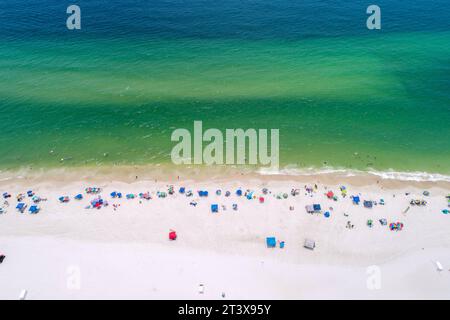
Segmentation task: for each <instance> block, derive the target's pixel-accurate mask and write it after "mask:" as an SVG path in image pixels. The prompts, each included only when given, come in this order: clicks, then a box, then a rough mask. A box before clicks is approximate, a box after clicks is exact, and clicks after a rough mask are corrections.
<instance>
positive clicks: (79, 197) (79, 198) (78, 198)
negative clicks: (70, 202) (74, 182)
mask: <svg viewBox="0 0 450 320" xmlns="http://www.w3.org/2000/svg"><path fill="white" fill-rule="evenodd" d="M81 199H83V195H82V194H81V193H79V194H77V195H76V196H75V200H81Z"/></svg>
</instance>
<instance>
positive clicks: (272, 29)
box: [0, 0, 450, 175]
mask: <svg viewBox="0 0 450 320" xmlns="http://www.w3.org/2000/svg"><path fill="white" fill-rule="evenodd" d="M347 2H350V1H345V2H344V3H341V2H337V1H332V0H329V1H312V0H305V1H290V0H284V1H282V0H271V1H269V0H249V1H242V0H229V1H227V0H224V1H221V2H220V3H219V2H218V1H210V0H209V1H207V0H190V1H188V0H164V1H162V0H155V1H142V0H141V1H138V0H136V1H132V0H124V1H100V0H89V1H87V0H79V1H76V4H77V5H79V6H80V7H81V16H82V22H81V24H82V26H81V27H82V28H81V30H76V31H70V30H67V28H66V26H65V23H66V18H67V14H66V8H67V6H68V5H70V4H72V3H71V2H66V1H57V0H39V1H37V0H26V1H25V0H16V1H9V2H8V1H2V2H1V3H0V119H1V122H0V150H1V152H0V169H15V168H20V167H28V166H32V167H35V168H36V167H43V168H47V167H62V166H63V167H64V166H68V167H70V166H90V165H92V166H107V165H112V164H118V165H120V164H123V165H130V164H139V165H141V164H170V163H171V159H170V151H171V148H172V147H173V146H174V143H172V142H171V141H170V136H171V133H172V131H173V130H174V129H176V128H188V129H192V128H193V122H194V120H201V121H203V126H204V128H205V129H206V128H219V129H222V130H224V129H226V128H243V129H247V128H255V129H259V128H261V129H271V128H273V129H279V130H280V162H281V165H282V167H288V168H299V169H302V168H318V169H319V168H324V167H325V168H330V167H331V168H344V169H352V170H363V171H371V170H376V171H386V170H394V171H401V172H403V171H405V172H431V173H440V174H444V175H449V174H450V2H449V1H448V0H435V1H427V0H411V1H408V2H405V1H392V0H389V1H385V0H382V1H376V4H377V5H379V6H380V7H381V10H382V14H381V15H382V29H381V30H368V29H367V28H366V19H367V16H368V15H367V14H366V8H367V6H368V5H369V3H367V2H366V1H359V0H358V1H351V3H347ZM370 4H372V3H370ZM62 158H64V159H65V161H61V159H62Z"/></svg>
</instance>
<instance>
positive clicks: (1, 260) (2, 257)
mask: <svg viewBox="0 0 450 320" xmlns="http://www.w3.org/2000/svg"><path fill="white" fill-rule="evenodd" d="M5 258H6V256H5V255H4V254H2V253H1V252H0V264H1V263H3V260H5Z"/></svg>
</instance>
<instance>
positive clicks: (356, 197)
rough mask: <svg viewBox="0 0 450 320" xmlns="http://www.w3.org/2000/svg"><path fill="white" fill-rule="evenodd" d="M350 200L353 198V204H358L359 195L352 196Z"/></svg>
mask: <svg viewBox="0 0 450 320" xmlns="http://www.w3.org/2000/svg"><path fill="white" fill-rule="evenodd" d="M352 200H353V203H354V204H359V202H360V201H361V200H360V199H359V196H352Z"/></svg>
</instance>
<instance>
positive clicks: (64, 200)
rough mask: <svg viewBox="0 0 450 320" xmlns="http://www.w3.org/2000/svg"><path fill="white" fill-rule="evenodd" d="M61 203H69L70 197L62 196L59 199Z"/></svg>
mask: <svg viewBox="0 0 450 320" xmlns="http://www.w3.org/2000/svg"><path fill="white" fill-rule="evenodd" d="M58 200H59V202H62V203H65V202H69V197H68V196H62V197H59V198H58Z"/></svg>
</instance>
